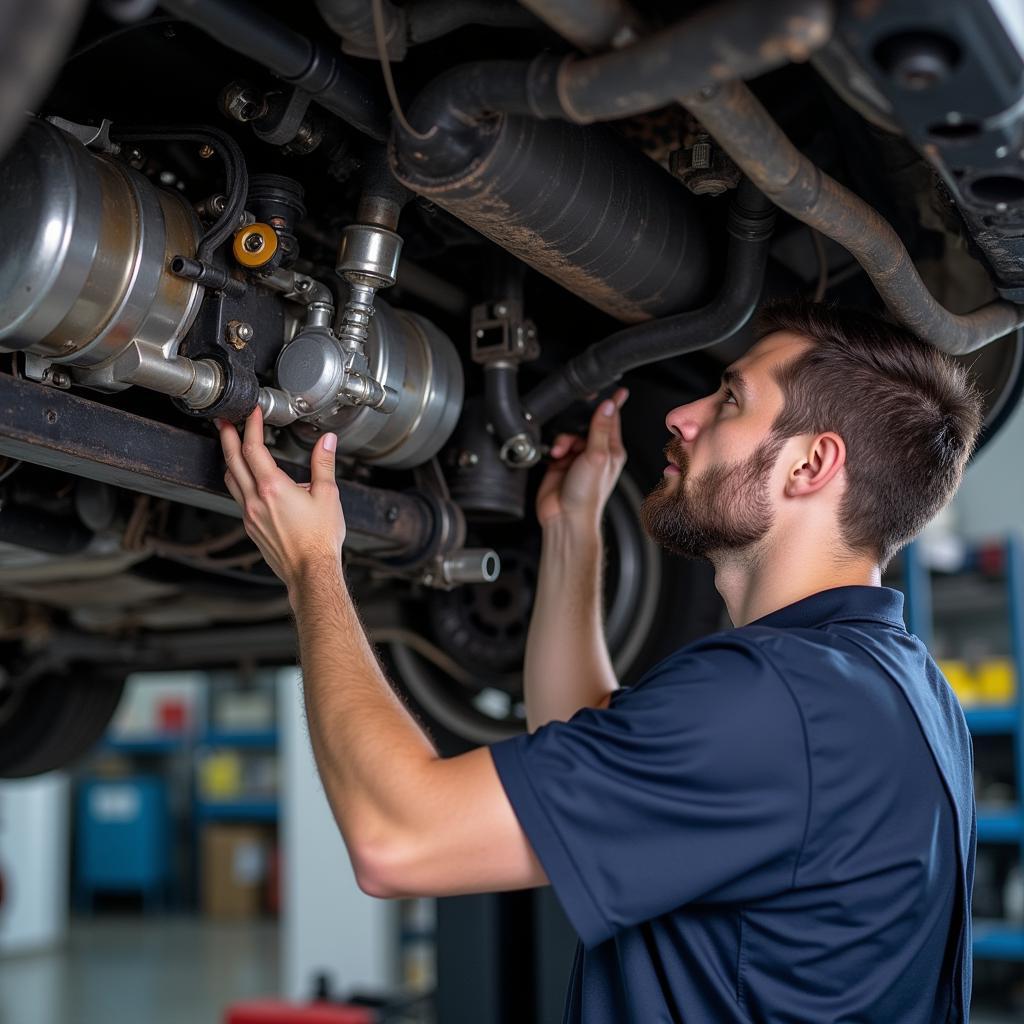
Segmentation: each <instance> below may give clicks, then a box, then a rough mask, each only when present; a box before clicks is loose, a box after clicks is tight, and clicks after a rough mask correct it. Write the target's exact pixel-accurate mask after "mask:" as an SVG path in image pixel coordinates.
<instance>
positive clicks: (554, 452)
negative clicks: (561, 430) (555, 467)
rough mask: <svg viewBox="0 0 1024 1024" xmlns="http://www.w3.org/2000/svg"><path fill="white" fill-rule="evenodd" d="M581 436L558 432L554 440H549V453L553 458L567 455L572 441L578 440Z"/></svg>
mask: <svg viewBox="0 0 1024 1024" xmlns="http://www.w3.org/2000/svg"><path fill="white" fill-rule="evenodd" d="M579 440H581V438H580V437H579V436H578V435H576V434H559V435H558V436H557V437H556V438H555V439H554V441H552V442H551V448H550V451H549V453H548V454H549V455H550V456H551V458H553V459H560V458H562V456H564V455H568V454H569V452H570V451H571V450H572V447H573V442H574V441H579Z"/></svg>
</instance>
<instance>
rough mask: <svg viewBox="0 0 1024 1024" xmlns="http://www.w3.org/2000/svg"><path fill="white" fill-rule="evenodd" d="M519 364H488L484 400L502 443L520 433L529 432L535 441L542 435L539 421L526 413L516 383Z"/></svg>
mask: <svg viewBox="0 0 1024 1024" xmlns="http://www.w3.org/2000/svg"><path fill="white" fill-rule="evenodd" d="M517 376H518V367H517V366H516V364H515V363H512V362H505V361H503V360H502V361H499V362H494V363H488V364H487V365H486V366H484V404H485V407H486V409H487V419H488V420H489V421H490V424H491V426H492V427H494V434H495V436H496V437H497V438H498V441H499V443H502V444H503V443H504V442H505V441H508V440H509V439H510V438H513V437H516V436H517V435H519V434H526V435H527V436H528V437H530V438H532V439H533V440H534V441H536V440H538V438H539V430H538V426H537V424H536V423H532V422H530V421H529V420H527V419H526V417H525V416H524V415H523V407H522V405H521V404H520V401H519V391H518V388H517V387H516V378H517Z"/></svg>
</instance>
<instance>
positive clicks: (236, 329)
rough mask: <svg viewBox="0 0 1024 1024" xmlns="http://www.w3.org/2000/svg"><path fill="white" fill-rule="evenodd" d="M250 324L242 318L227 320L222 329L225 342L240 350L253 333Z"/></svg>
mask: <svg viewBox="0 0 1024 1024" xmlns="http://www.w3.org/2000/svg"><path fill="white" fill-rule="evenodd" d="M255 333H256V332H255V331H254V330H253V326H252V324H247V323H246V322H245V321H244V320H229V321H228V323H227V326H226V327H225V329H224V337H225V339H226V341H227V343H228V344H229V345H230V346H231V347H232V348H234V349H238V351H241V350H242V349H243V348H245V346H246V344H247V343H248V342H250V341H252V339H253V335H255Z"/></svg>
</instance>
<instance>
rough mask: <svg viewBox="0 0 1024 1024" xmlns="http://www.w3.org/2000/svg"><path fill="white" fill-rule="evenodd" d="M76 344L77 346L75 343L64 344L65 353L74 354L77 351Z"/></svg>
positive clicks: (66, 342) (67, 342)
mask: <svg viewBox="0 0 1024 1024" xmlns="http://www.w3.org/2000/svg"><path fill="white" fill-rule="evenodd" d="M76 344H77V342H74V341H65V342H64V351H65V352H73V351H74V350H75V345H76Z"/></svg>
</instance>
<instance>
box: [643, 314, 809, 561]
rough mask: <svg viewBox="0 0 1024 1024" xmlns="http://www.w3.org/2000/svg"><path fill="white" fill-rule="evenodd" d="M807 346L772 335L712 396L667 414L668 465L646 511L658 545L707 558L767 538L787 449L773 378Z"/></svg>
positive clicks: (729, 372) (731, 369)
mask: <svg viewBox="0 0 1024 1024" xmlns="http://www.w3.org/2000/svg"><path fill="white" fill-rule="evenodd" d="M808 344H809V342H807V341H805V340H804V339H803V338H800V337H799V336H797V335H792V334H787V333H784V332H779V333H776V334H772V335H769V336H768V337H766V338H764V339H762V340H761V341H759V342H758V343H757V344H756V345H754V346H753V348H751V349H750V351H749V352H747V354H746V355H745V356H744V357H743V358H742V359H740V360H738V361H737V362H735V363H733V364H732V365H731V366H729V367H728V368H727V369H726V370H725V372H724V373H723V375H722V385H721V387H720V388H719V389H718V390H717V391H716V392H714V394H711V395H708V396H707V397H705V398H701V399H699V400H698V401H696V402H690V403H689V404H687V405H681V406H678V407H677V408H675V409H673V410H672V411H671V412H669V414H668V416H667V417H666V418H665V423H666V425H667V426H668V428H669V430H670V431H671V432H672V435H673V436H672V439H671V440H670V441H669V443H668V445H667V446H666V447H665V456H666V458H667V459H668V460H669V465H667V466H666V467H665V471H664V476H663V478H662V480H661V483H660V484H659V485H658V486H657V487H656V488H655V489H654V490H653V491H652V492H651V493H650V494H649V495H648V496H647V497H646V498H645V499H644V502H643V505H642V506H641V509H640V516H641V521H642V523H643V526H644V529H645V530H646V531H647V533H648V534H649V535H650V536H651V538H652V539H653V540H655V541H657V542H658V543H659V544H661V545H662V546H663V547H666V548H668V549H669V550H670V551H674V552H676V553H677V554H681V555H686V556H688V557H691V558H704V557H710V556H712V555H714V554H715V553H717V552H725V551H737V550H741V549H743V548H748V547H750V546H751V545H753V544H756V543H757V542H758V541H760V540H762V539H763V538H764V537H765V536H766V535H767V533H768V531H769V530H770V529H771V527H772V524H773V523H774V521H775V506H776V491H777V490H778V489H780V487H781V481H776V479H775V478H776V476H777V473H776V472H775V470H776V464H777V463H778V461H779V453H780V451H781V450H782V448H783V447H784V445H785V440H780V439H776V438H773V437H772V436H771V426H772V423H774V421H775V418H776V416H777V415H778V413H779V412H780V411H781V409H782V405H783V396H782V392H781V390H780V389H779V386H778V384H776V383H775V379H774V377H773V375H772V372H773V370H775V369H776V368H777V367H778V366H779V365H781V364H782V363H785V362H788V361H789V360H790V359H793V358H795V357H796V356H797V355H799V354H800V353H802V352H803V351H804V350H805V348H806V347H807V345H808Z"/></svg>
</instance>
